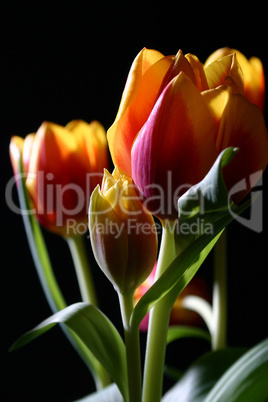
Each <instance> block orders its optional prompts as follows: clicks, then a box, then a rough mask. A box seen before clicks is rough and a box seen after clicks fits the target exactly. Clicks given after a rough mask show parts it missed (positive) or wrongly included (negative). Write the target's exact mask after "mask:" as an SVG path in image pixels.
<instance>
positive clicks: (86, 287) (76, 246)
mask: <svg viewBox="0 0 268 402" xmlns="http://www.w3.org/2000/svg"><path fill="white" fill-rule="evenodd" d="M66 241H67V243H68V246H69V248H70V252H71V255H72V258H73V262H74V267H75V271H76V276H77V280H78V285H79V288H80V292H81V296H82V300H83V301H84V302H86V303H89V304H93V305H94V306H97V305H98V301H97V296H96V292H95V287H94V283H93V278H92V275H91V272H90V266H89V260H88V256H87V252H86V249H85V243H84V237H83V236H73V237H66ZM93 363H94V369H95V372H96V374H97V379H98V383H96V386H97V389H102V388H104V387H105V386H107V385H109V384H110V382H111V381H110V377H109V375H108V373H107V371H106V370H105V369H104V367H103V366H102V365H101V364H100V363H99V361H98V360H96V359H95V358H94V356H93ZM95 382H96V380H95Z"/></svg>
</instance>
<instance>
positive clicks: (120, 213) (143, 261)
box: [89, 167, 157, 294]
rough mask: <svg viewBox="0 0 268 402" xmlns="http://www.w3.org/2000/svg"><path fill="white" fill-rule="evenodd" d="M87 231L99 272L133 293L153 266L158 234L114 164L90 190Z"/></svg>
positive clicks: (122, 288)
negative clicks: (100, 185)
mask: <svg viewBox="0 0 268 402" xmlns="http://www.w3.org/2000/svg"><path fill="white" fill-rule="evenodd" d="M89 230H90V239H91V244H92V249H93V252H94V255H95V258H96V260H97V262H98V264H99V266H100V268H101V269H102V271H103V272H104V273H105V275H106V276H107V277H108V279H109V280H110V281H111V282H112V284H113V285H114V286H115V288H116V289H117V290H118V292H120V293H121V294H126V293H129V292H134V290H135V289H136V288H137V287H138V286H139V285H140V284H141V283H142V282H143V281H144V280H145V279H146V278H147V277H148V275H149V274H150V272H151V271H152V269H153V267H154V264H155V261H156V256H157V233H156V228H155V223H154V220H153V217H152V215H151V214H150V213H148V211H147V210H145V209H144V207H143V205H142V203H141V201H140V200H139V198H138V196H137V193H136V190H135V186H134V185H133V182H132V180H131V178H129V177H128V176H126V175H125V174H124V173H123V172H122V171H120V169H118V168H117V167H116V168H115V169H114V171H113V174H110V173H109V172H108V171H106V170H105V172H104V177H103V182H102V187H101V188H100V187H99V186H97V187H96V188H95V190H94V191H93V193H92V196H91V200H90V207H89Z"/></svg>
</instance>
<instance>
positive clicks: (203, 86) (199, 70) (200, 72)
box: [185, 53, 208, 92]
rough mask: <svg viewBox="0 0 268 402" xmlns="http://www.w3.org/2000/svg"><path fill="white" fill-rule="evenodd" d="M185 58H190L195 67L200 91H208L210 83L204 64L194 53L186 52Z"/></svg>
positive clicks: (192, 65) (189, 60)
mask: <svg viewBox="0 0 268 402" xmlns="http://www.w3.org/2000/svg"><path fill="white" fill-rule="evenodd" d="M185 58H186V59H187V60H188V62H189V63H190V65H191V67H192V69H193V72H194V74H195V80H196V85H197V88H198V89H199V91H200V92H202V91H206V90H207V89H208V83H207V79H206V75H205V72H204V67H203V64H202V63H201V61H200V60H199V59H198V58H197V57H196V56H195V55H194V54H191V53H188V54H186V56H185Z"/></svg>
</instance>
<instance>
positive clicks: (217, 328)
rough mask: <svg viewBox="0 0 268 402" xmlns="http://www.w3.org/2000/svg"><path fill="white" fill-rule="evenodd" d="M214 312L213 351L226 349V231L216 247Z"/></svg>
mask: <svg viewBox="0 0 268 402" xmlns="http://www.w3.org/2000/svg"><path fill="white" fill-rule="evenodd" d="M212 310H213V312H212V314H213V315H212V317H213V319H212V325H213V332H212V349H213V350H219V349H224V348H225V347H226V319H227V279H226V229H225V230H224V231H223V233H222V235H221V236H220V238H219V240H218V241H217V243H216V245H215V253H214V284H213V300H212Z"/></svg>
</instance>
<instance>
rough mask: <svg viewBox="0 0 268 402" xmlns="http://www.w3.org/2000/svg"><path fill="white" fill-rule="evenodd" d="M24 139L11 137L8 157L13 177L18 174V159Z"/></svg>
mask: <svg viewBox="0 0 268 402" xmlns="http://www.w3.org/2000/svg"><path fill="white" fill-rule="evenodd" d="M23 145H24V139H23V138H21V137H18V136H13V137H12V138H11V141H10V145H9V155H10V160H11V164H12V168H13V172H14V175H16V174H18V173H19V172H20V166H19V163H20V158H21V153H22V151H23Z"/></svg>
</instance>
